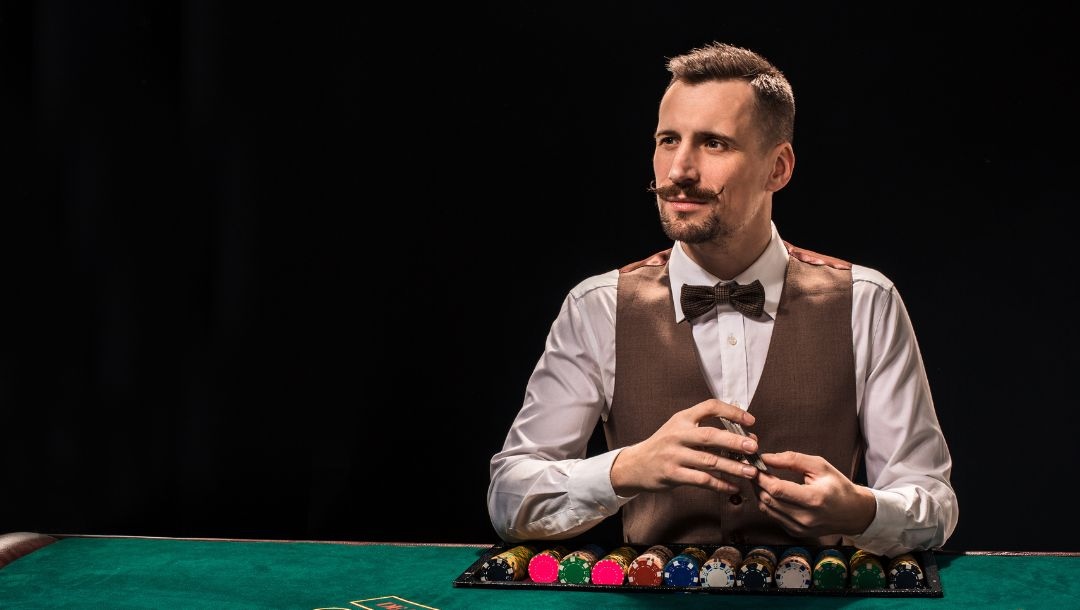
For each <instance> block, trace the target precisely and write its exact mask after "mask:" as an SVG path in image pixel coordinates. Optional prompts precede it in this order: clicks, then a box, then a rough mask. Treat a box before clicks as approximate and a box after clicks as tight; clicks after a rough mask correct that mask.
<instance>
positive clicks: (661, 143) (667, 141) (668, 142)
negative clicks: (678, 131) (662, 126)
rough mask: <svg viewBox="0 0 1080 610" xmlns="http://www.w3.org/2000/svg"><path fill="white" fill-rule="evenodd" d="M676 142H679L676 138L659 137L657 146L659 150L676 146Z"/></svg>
mask: <svg viewBox="0 0 1080 610" xmlns="http://www.w3.org/2000/svg"><path fill="white" fill-rule="evenodd" d="M676 142H677V140H676V139H675V136H659V137H657V138H656V146H657V147H658V148H659V147H665V146H674V145H675V144H676Z"/></svg>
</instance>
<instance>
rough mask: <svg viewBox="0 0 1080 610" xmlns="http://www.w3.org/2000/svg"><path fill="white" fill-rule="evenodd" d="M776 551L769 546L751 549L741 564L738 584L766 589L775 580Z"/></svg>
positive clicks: (749, 587)
mask: <svg viewBox="0 0 1080 610" xmlns="http://www.w3.org/2000/svg"><path fill="white" fill-rule="evenodd" d="M775 573H776V553H774V552H773V550H772V549H770V548H769V547H767V546H757V547H754V548H752V549H750V550H749V551H748V552H747V553H746V558H744V559H743V562H742V565H741V566H739V576H738V578H739V580H738V584H739V586H741V587H742V588H744V589H764V588H766V587H768V586H770V585H771V584H772V582H773V574H775Z"/></svg>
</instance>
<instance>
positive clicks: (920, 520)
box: [758, 274, 957, 555]
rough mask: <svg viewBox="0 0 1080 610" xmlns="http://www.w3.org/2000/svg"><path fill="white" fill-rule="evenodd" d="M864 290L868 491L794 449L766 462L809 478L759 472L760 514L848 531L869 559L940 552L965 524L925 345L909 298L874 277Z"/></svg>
mask: <svg viewBox="0 0 1080 610" xmlns="http://www.w3.org/2000/svg"><path fill="white" fill-rule="evenodd" d="M874 280H875V281H872V282H869V283H866V285H864V286H861V287H859V288H860V290H857V291H856V294H855V309H854V311H853V315H854V316H856V317H855V319H854V322H855V324H854V327H856V328H857V332H856V333H855V341H856V353H857V354H865V355H866V357H865V358H864V359H863V360H862V361H861V362H860V363H859V365H858V366H857V368H858V370H859V372H860V373H861V375H862V376H861V379H862V381H863V382H862V383H859V384H857V385H858V387H860V388H861V389H862V392H861V397H860V405H861V406H860V410H859V416H860V417H859V419H860V425H861V428H862V434H863V438H864V439H865V441H866V458H865V459H866V470H867V482H868V485H869V486H868V487H862V486H859V485H856V484H854V483H852V482H851V481H849V480H848V479H847V478H846V477H845V476H844V475H843V474H842V473H840V472H839V471H837V470H836V469H835V468H833V467H832V466H831V465H830V464H828V463H827V462H826V461H825V460H823V459H822V458H819V457H816V456H806V455H802V454H797V453H792V452H787V453H783V454H766V455H764V456H762V458H763V459H764V460H765V462H766V464H768V465H770V466H773V467H776V468H784V469H788V470H793V471H796V472H801V473H802V474H803V477H804V483H803V484H802V485H798V484H795V483H790V482H787V481H782V480H780V479H778V478H776V477H771V476H769V475H764V474H763V475H760V476H759V479H758V482H759V484H760V486H761V493H760V494H759V500H760V502H761V503H760V505H759V508H761V510H763V511H765V512H767V513H769V514H770V515H772V516H773V518H775V519H777V520H778V521H779V522H780V523H781V524H783V525H784V527H785V528H786V529H788V531H790V532H792V533H793V534H796V535H807V536H823V535H833V534H843V535H845V536H847V537H848V541H847V542H848V543H849V544H852V545H855V546H858V547H860V548H864V549H866V550H868V551H870V552H873V553H878V554H884V555H895V554H898V553H901V552H905V551H909V550H915V549H928V548H936V547H940V546H941V545H942V544H944V542H945V540H947V539H948V537H949V536H950V535H951V534H952V531H953V529H955V527H956V521H957V504H956V495H955V492H954V491H953V489H952V486H951V484H950V482H949V475H950V471H951V468H952V460H951V458H950V455H949V450H948V446H947V445H946V443H945V438H944V436H943V435H942V433H941V428H940V426H939V425H938V421H937V415H936V412H935V410H934V404H933V401H932V399H931V395H930V387H929V383H928V381H927V377H926V371H925V368H924V367H923V362H922V357H921V355H920V353H919V348H918V343H917V341H916V339H915V334H914V331H913V329H912V325H911V321H910V318H909V317H908V314H907V311H906V308H905V307H904V304H903V301H902V300H901V299H900V296H899V294H898V293H897V292H896V290H895V288H894V287H893V286H892V284H891V283H890V282H888V280H886V279H885V278H884V277H882V276H880V275H879V274H876V275H875V276H874Z"/></svg>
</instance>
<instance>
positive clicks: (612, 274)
mask: <svg viewBox="0 0 1080 610" xmlns="http://www.w3.org/2000/svg"><path fill="white" fill-rule="evenodd" d="M618 285H619V270H618V269H612V270H611V271H608V272H606V273H601V274H598V275H593V276H590V277H587V278H585V279H584V280H582V281H580V282H578V284H577V285H576V286H574V287H573V288H571V289H570V299H571V300H572V301H583V300H584V301H588V300H593V299H603V298H605V296H606V295H607V293H611V294H612V295H614V291H615V288H616V287H617V286H618Z"/></svg>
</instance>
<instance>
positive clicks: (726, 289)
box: [679, 280, 765, 320]
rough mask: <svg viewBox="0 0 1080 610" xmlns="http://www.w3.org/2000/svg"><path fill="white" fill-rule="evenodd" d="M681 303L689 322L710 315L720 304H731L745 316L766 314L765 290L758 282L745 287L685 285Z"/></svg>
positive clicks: (730, 284)
mask: <svg viewBox="0 0 1080 610" xmlns="http://www.w3.org/2000/svg"><path fill="white" fill-rule="evenodd" d="M679 302H680V303H681V304H682V310H683V314H684V315H685V316H686V319H687V320H689V319H691V318H696V317H698V316H700V315H702V314H704V313H708V312H709V310H711V309H712V308H713V307H716V306H717V305H718V304H720V303H731V306H732V307H734V308H735V309H736V310H737V311H739V312H740V313H742V314H743V315H744V316H747V317H750V318H758V317H761V314H762V313H764V312H765V288H764V287H763V286H762V285H761V282H759V281H758V280H754V281H753V283H751V284H746V285H745V286H740V285H739V284H738V283H736V282H728V283H727V284H717V285H715V286H691V285H690V284H683V287H682V295H681V296H680V297H679Z"/></svg>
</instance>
